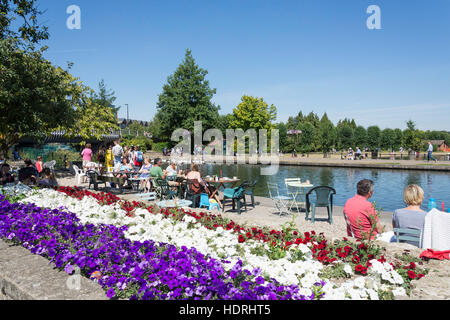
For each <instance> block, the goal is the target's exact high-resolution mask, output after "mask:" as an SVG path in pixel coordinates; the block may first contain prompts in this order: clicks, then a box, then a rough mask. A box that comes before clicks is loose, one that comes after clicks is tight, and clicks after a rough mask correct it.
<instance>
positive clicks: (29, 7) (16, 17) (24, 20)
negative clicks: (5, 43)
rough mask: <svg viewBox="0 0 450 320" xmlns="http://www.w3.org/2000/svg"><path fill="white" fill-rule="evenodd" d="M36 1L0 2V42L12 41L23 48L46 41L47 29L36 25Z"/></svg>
mask: <svg viewBox="0 0 450 320" xmlns="http://www.w3.org/2000/svg"><path fill="white" fill-rule="evenodd" d="M42 13H43V12H42V11H40V10H39V9H38V4H37V1H36V0H20V1H19V0H0V40H6V39H9V38H10V39H14V40H16V41H17V43H18V45H19V46H21V47H23V48H28V49H33V46H34V45H35V44H38V43H39V42H40V41H42V40H46V39H48V36H49V34H48V28H47V27H46V26H43V25H40V24H39V23H38V20H37V19H38V16H40V15H41V14H42Z"/></svg>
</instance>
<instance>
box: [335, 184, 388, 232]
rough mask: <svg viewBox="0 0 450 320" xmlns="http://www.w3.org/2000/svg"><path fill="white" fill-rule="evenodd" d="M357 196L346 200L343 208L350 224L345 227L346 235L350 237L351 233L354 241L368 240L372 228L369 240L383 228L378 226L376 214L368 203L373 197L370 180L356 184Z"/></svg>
mask: <svg viewBox="0 0 450 320" xmlns="http://www.w3.org/2000/svg"><path fill="white" fill-rule="evenodd" d="M356 189H357V190H356V192H357V194H356V195H355V196H354V197H353V198H351V199H348V200H347V202H346V203H345V206H344V214H345V215H346V216H347V219H348V220H349V222H350V225H351V230H350V227H349V226H348V225H347V234H348V235H349V236H351V231H353V234H354V235H355V238H356V239H361V238H363V237H364V238H365V239H368V238H369V233H370V232H371V229H372V228H373V226H374V227H375V228H374V230H373V231H372V233H371V235H372V237H371V239H374V238H375V236H376V235H377V234H378V233H382V232H383V226H382V225H381V224H380V221H379V219H378V215H377V212H376V211H375V208H374V206H373V204H372V203H370V202H369V201H368V199H369V198H370V197H372V195H373V191H374V183H373V181H372V180H368V179H364V180H361V181H359V182H358V185H357V186H356Z"/></svg>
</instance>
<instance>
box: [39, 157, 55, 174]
mask: <svg viewBox="0 0 450 320" xmlns="http://www.w3.org/2000/svg"><path fill="white" fill-rule="evenodd" d="M55 165H56V160H52V161H49V162H46V163H44V164H43V165H42V167H43V168H49V169H50V170H51V171H55Z"/></svg>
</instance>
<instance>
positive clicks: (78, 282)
mask: <svg viewBox="0 0 450 320" xmlns="http://www.w3.org/2000/svg"><path fill="white" fill-rule="evenodd" d="M0 300H107V297H106V294H105V292H104V290H103V289H102V288H101V287H100V285H98V284H96V283H94V282H93V281H91V280H89V279H87V278H85V277H83V276H81V275H79V274H75V275H72V276H69V275H68V274H66V273H65V272H64V271H59V270H57V269H55V268H53V267H52V265H51V264H50V261H49V260H48V259H46V258H44V257H41V256H39V255H35V254H32V253H31V252H29V251H28V250H27V249H25V248H23V247H21V246H15V245H11V244H9V243H7V242H5V241H3V240H0Z"/></svg>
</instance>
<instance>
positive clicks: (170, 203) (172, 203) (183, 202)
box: [156, 200, 192, 208]
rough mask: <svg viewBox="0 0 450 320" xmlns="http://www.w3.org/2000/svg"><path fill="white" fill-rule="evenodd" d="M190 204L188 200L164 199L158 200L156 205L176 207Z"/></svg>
mask: <svg viewBox="0 0 450 320" xmlns="http://www.w3.org/2000/svg"><path fill="white" fill-rule="evenodd" d="M191 204H192V201H190V200H177V201H176V203H175V200H164V201H160V202H158V203H157V204H156V205H157V206H158V207H160V208H176V207H180V208H181V207H189V206H190V205H191Z"/></svg>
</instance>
